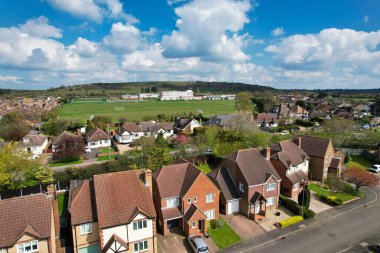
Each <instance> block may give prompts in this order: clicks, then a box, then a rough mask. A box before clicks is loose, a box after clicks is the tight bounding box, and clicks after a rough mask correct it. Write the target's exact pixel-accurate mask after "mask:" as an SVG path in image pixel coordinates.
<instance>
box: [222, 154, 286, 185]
mask: <svg viewBox="0 0 380 253" xmlns="http://www.w3.org/2000/svg"><path fill="white" fill-rule="evenodd" d="M225 159H229V160H231V161H232V162H235V163H236V164H237V166H238V167H239V168H240V171H241V172H242V174H243V176H244V178H245V180H246V181H247V183H248V185H249V186H252V185H258V184H264V183H265V182H266V181H267V180H268V175H271V176H273V177H274V178H275V179H276V180H281V178H280V176H279V175H278V174H277V172H276V170H275V169H274V168H273V166H272V164H271V162H269V161H268V160H266V158H265V157H264V156H263V155H261V153H260V151H259V150H257V149H256V148H250V149H242V150H239V151H237V152H235V154H231V155H229V156H227V157H226V158H225Z"/></svg>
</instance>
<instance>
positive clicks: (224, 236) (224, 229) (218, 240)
mask: <svg viewBox="0 0 380 253" xmlns="http://www.w3.org/2000/svg"><path fill="white" fill-rule="evenodd" d="M220 220H221V221H223V226H221V227H218V226H217V228H215V229H212V228H208V229H207V232H208V233H209V234H210V236H211V238H212V240H213V241H214V242H215V244H216V246H218V248H219V249H224V248H226V247H228V246H231V245H233V244H235V243H238V242H240V241H241V238H240V236H239V235H237V234H236V233H235V231H233V230H232V228H231V227H230V226H229V225H228V224H227V223H226V222H225V221H224V220H222V219H220Z"/></svg>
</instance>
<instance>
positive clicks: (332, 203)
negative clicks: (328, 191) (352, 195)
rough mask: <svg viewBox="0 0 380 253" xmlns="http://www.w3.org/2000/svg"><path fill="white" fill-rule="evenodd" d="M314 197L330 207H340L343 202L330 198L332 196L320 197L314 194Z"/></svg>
mask: <svg viewBox="0 0 380 253" xmlns="http://www.w3.org/2000/svg"><path fill="white" fill-rule="evenodd" d="M316 195H317V197H318V198H319V199H320V200H321V201H323V202H325V203H327V204H329V205H330V206H340V205H342V204H343V202H344V201H343V200H342V199H340V198H337V197H335V196H332V195H330V196H324V195H321V194H316Z"/></svg>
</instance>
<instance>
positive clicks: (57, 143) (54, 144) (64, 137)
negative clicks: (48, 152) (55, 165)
mask: <svg viewBox="0 0 380 253" xmlns="http://www.w3.org/2000/svg"><path fill="white" fill-rule="evenodd" d="M78 141H82V140H81V137H79V136H77V135H74V134H72V133H70V132H68V131H63V132H62V133H61V134H59V135H58V136H57V137H55V138H54V139H53V140H52V141H51V148H52V151H53V153H55V152H58V151H59V150H60V148H61V147H63V146H64V145H67V144H68V143H76V142H78Z"/></svg>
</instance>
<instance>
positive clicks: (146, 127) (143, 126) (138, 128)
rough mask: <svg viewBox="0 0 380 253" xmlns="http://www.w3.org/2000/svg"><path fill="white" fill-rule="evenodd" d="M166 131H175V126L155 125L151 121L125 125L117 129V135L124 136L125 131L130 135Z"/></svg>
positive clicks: (167, 123) (163, 123)
mask: <svg viewBox="0 0 380 253" xmlns="http://www.w3.org/2000/svg"><path fill="white" fill-rule="evenodd" d="M161 128H162V129H164V130H165V131H171V130H173V124H172V123H169V122H162V123H154V122H150V121H146V122H130V123H125V124H124V125H122V126H121V127H118V128H117V129H116V131H115V132H116V133H117V134H118V135H122V134H123V133H124V132H125V131H127V132H129V133H132V132H133V133H141V132H143V133H145V132H153V133H156V132H157V131H159V130H160V129H161Z"/></svg>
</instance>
